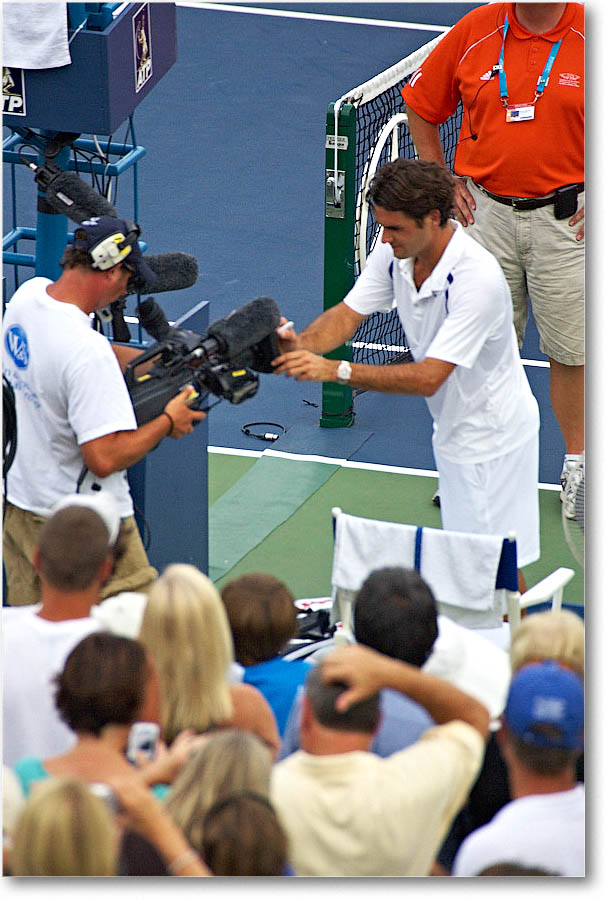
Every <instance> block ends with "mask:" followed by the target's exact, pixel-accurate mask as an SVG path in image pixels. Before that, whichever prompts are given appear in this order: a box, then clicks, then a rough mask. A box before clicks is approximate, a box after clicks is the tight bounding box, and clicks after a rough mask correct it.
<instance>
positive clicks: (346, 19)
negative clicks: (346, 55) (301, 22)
mask: <svg viewBox="0 0 608 900" xmlns="http://www.w3.org/2000/svg"><path fill="white" fill-rule="evenodd" d="M176 6H186V7H189V8H190V9H209V10H220V12H239V13H249V15H253V16H277V17H278V18H281V19H310V20H312V21H315V22H338V23H342V24H346V25H375V26H376V27H381V28H407V29H410V30H412V31H432V32H434V33H435V34H437V33H440V32H444V31H449V30H450V27H449V26H448V25H421V24H420V23H419V22H392V21H390V20H389V19H360V18H357V17H355V16H330V15H327V14H326V13H309V12H296V11H295V10H291V9H262V8H260V7H253V6H236V5H234V4H232V3H197V2H196V0H192V2H183V0H178V2H177V3H176Z"/></svg>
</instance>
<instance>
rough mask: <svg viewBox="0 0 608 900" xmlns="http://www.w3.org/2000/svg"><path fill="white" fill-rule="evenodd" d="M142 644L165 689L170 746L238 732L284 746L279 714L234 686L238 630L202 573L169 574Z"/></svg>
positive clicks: (152, 599) (155, 589)
mask: <svg viewBox="0 0 608 900" xmlns="http://www.w3.org/2000/svg"><path fill="white" fill-rule="evenodd" d="M139 639H140V641H141V642H142V643H143V644H144V646H145V647H146V648H147V650H148V652H149V653H150V654H151V656H152V657H153V658H154V660H155V662H156V667H157V670H158V675H159V681H160V703H161V723H162V729H163V737H164V740H165V741H166V743H167V744H168V745H169V744H171V743H172V741H173V740H174V739H175V738H176V736H177V735H178V734H179V733H180V732H181V731H184V729H187V728H190V729H193V730H194V731H195V732H196V733H197V734H202V733H204V732H208V731H211V730H213V729H216V728H225V727H228V726H231V725H232V726H234V727H237V728H241V729H243V730H245V731H251V732H253V733H254V734H257V735H258V736H259V737H260V738H261V739H262V740H263V741H264V743H266V744H267V745H268V747H269V748H270V749H271V751H272V754H273V758H276V755H277V753H278V750H279V746H280V738H279V733H278V729H277V724H276V720H275V718H274V714H273V712H272V710H271V708H270V706H269V705H268V703H267V701H266V700H265V699H264V697H263V696H262V694H261V693H260V692H259V691H258V690H257V689H256V688H254V687H252V686H251V685H248V684H230V683H229V681H228V671H229V668H230V665H231V663H233V662H234V650H233V644H232V636H231V632H230V625H229V624H228V618H227V616H226V611H225V609H224V606H223V604H222V600H221V598H220V595H219V593H218V592H217V590H216V588H215V587H214V585H213V583H212V582H211V581H210V580H209V578H207V576H206V575H203V573H202V572H200V571H199V570H198V569H197V568H196V567H195V566H191V565H187V564H175V565H171V566H168V568H166V569H165V571H164V572H163V574H162V575H161V576H160V578H158V579H157V581H156V582H155V583H154V584H153V585H152V588H151V589H150V592H149V594H148V602H147V604H146V609H145V612H144V616H143V620H142V625H141V631H140V635H139Z"/></svg>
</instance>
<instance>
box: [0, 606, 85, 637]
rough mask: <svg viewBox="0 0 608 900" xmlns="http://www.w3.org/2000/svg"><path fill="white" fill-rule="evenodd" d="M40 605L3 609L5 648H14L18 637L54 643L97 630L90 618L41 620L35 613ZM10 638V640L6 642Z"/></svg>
mask: <svg viewBox="0 0 608 900" xmlns="http://www.w3.org/2000/svg"><path fill="white" fill-rule="evenodd" d="M39 609H40V605H36V606H21V607H4V608H3V610H2V629H3V632H4V638H5V646H7V647H10V646H11V644H12V645H13V647H14V642H15V641H16V640H18V639H19V637H20V636H24V637H25V636H26V635H31V636H33V635H36V637H37V638H38V640H39V641H48V642H49V643H54V642H55V641H58V640H64V639H66V638H67V639H69V638H77V639H80V637H81V636H84V635H86V634H88V633H89V632H91V631H98V630H99V627H100V626H99V623H98V622H97V620H96V619H94V618H92V617H91V616H85V617H81V618H77V619H60V620H59V621H51V620H49V619H43V618H41V617H40V616H39V615H38V614H37V613H38V611H39ZM9 636H10V640H8V638H9Z"/></svg>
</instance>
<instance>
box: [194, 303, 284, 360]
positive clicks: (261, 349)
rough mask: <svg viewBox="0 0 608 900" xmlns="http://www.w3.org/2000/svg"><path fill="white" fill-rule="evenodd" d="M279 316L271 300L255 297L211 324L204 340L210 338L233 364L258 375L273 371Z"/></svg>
mask: <svg viewBox="0 0 608 900" xmlns="http://www.w3.org/2000/svg"><path fill="white" fill-rule="evenodd" d="M280 321H281V313H280V310H279V307H278V304H277V302H276V300H273V299H272V297H256V299H255V300H252V301H251V302H250V303H247V304H246V305H245V306H243V307H241V309H236V310H234V311H233V312H231V313H230V315H229V316H226V318H225V319H219V320H218V321H217V322H213V324H211V325H210V326H209V328H208V330H207V334H206V337H207V338H211V339H213V340H214V341H215V342H216V343H217V346H218V352H219V353H220V355H221V356H224V357H228V358H229V359H230V360H231V362H232V363H233V364H235V365H238V364H240V365H244V366H250V367H251V368H252V369H254V370H255V371H257V372H272V371H273V369H272V366H271V365H270V361H271V360H272V359H274V358H275V357H276V356H278V355H279V346H278V341H277V338H276V333H275V332H276V329H277V328H278V326H279V323H280Z"/></svg>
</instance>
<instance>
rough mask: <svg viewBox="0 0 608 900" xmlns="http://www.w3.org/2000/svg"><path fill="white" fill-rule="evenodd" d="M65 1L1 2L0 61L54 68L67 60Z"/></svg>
mask: <svg viewBox="0 0 608 900" xmlns="http://www.w3.org/2000/svg"><path fill="white" fill-rule="evenodd" d="M67 7H68V5H67V3H4V4H3V5H2V43H3V48H2V53H3V58H2V65H3V66H10V67H12V68H15V69H56V68H58V67H59V66H67V65H69V63H71V61H72V60H71V57H70V47H69V44H68V9H67Z"/></svg>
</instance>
